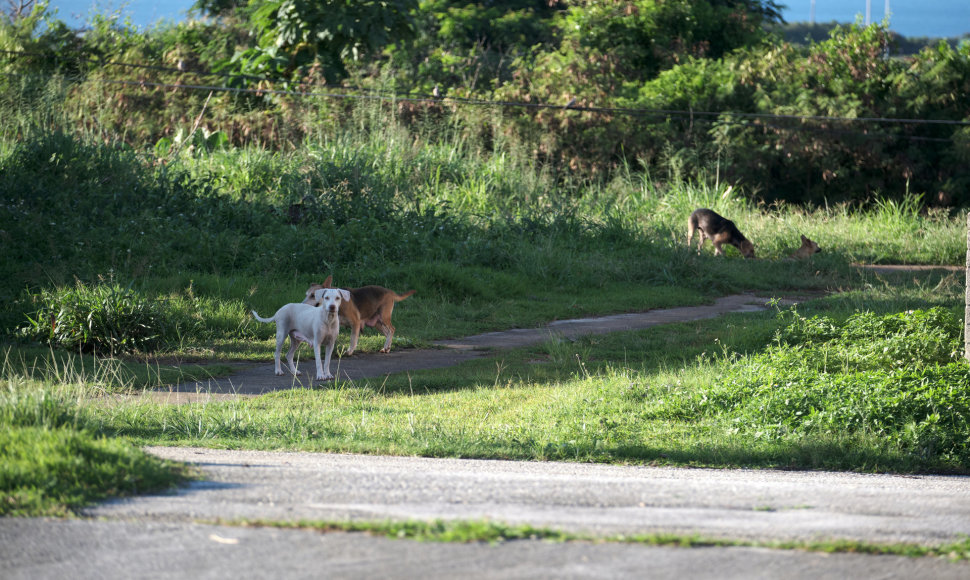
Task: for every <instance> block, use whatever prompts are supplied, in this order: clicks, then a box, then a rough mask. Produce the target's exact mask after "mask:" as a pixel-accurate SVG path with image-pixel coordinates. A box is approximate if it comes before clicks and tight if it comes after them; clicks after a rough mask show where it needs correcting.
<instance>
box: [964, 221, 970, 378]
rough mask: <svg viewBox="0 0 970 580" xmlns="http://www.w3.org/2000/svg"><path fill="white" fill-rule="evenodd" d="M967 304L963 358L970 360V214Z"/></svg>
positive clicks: (968, 224)
mask: <svg viewBox="0 0 970 580" xmlns="http://www.w3.org/2000/svg"><path fill="white" fill-rule="evenodd" d="M966 291H967V303H966V309H965V310H964V311H963V356H964V357H965V358H966V359H967V360H970V214H967V285H966Z"/></svg>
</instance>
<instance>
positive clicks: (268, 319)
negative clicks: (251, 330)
mask: <svg viewBox="0 0 970 580" xmlns="http://www.w3.org/2000/svg"><path fill="white" fill-rule="evenodd" d="M252 313H253V316H255V317H256V320H258V321H260V322H275V321H276V319H275V318H263V317H262V316H260V315H258V314H256V311H255V310H253V311H252Z"/></svg>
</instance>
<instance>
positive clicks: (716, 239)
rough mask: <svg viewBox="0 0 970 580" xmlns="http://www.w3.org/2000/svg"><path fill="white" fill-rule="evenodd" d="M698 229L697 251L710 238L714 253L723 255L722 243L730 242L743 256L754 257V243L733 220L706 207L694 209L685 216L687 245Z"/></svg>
mask: <svg viewBox="0 0 970 580" xmlns="http://www.w3.org/2000/svg"><path fill="white" fill-rule="evenodd" d="M697 230H700V232H699V233H700V238H701V239H700V242H698V243H697V252H698V253H700V251H701V246H703V245H704V241H705V240H707V239H710V240H711V242H712V243H713V244H714V255H716V256H717V255H720V256H723V255H724V250H723V249H722V248H721V245H722V244H730V245H732V246H734V247H735V248H737V249H738V250H739V251H740V252H741V255H742V256H744V257H745V258H754V244H752V243H751V242H750V241H749V240H748V238H746V237H744V234H742V233H741V232H740V231H739V230H738V228H737V226H735V225H734V222H732V221H731V220H729V219H727V218H724V217H721V216H720V215H718V214H717V213H715V212H714V211H713V210H709V209H706V208H701V209H695V210H694V211H693V213H691V214H690V217H689V218H687V245H688V246H689V245H690V243H691V240H692V239H693V238H694V232H696V231H697Z"/></svg>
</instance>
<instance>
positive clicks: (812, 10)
mask: <svg viewBox="0 0 970 580" xmlns="http://www.w3.org/2000/svg"><path fill="white" fill-rule="evenodd" d="M886 1H887V2H888V1H889V0H886ZM808 23H809V24H815V0H812V3H811V5H810V6H809V8H808Z"/></svg>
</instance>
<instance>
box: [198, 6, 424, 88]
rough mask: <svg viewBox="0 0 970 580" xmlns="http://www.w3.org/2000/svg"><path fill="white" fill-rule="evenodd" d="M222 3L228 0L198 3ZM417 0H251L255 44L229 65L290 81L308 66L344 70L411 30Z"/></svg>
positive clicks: (335, 73)
mask: <svg viewBox="0 0 970 580" xmlns="http://www.w3.org/2000/svg"><path fill="white" fill-rule="evenodd" d="M197 5H198V6H202V7H203V8H204V7H205V6H209V7H211V8H215V7H219V8H222V7H226V6H234V4H233V3H231V2H228V3H226V2H222V3H220V2H212V1H209V2H200V3H198V4H197ZM416 8H417V0H317V1H314V0H268V1H266V0H251V1H250V3H249V5H248V7H247V12H248V16H249V23H250V26H251V28H252V31H253V33H254V35H255V37H256V46H254V47H251V48H248V49H246V50H244V51H242V52H240V53H237V54H236V56H235V57H233V59H232V62H231V63H230V65H229V67H228V68H229V69H235V70H236V71H237V72H240V73H243V74H246V75H257V76H260V77H264V78H272V79H283V80H294V79H296V78H300V77H303V76H304V75H305V74H306V73H307V71H308V70H309V69H311V67H317V68H322V76H323V77H324V78H329V79H331V80H332V79H336V78H340V77H342V76H344V75H346V73H347V68H346V64H345V63H346V62H347V61H348V59H353V60H357V59H360V58H361V57H362V56H364V55H365V54H372V53H377V52H378V51H380V50H381V49H382V48H383V47H385V46H386V45H388V44H390V43H392V42H397V41H400V40H402V39H405V38H409V37H410V36H411V35H412V34H413V33H414V30H413V12H412V11H413V10H414V9H416Z"/></svg>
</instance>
